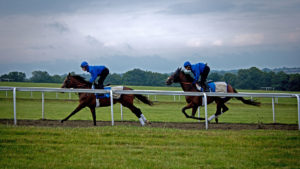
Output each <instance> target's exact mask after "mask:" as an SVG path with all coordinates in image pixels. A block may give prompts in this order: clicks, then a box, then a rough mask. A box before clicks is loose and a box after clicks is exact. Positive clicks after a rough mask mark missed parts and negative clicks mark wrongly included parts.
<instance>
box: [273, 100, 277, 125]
mask: <svg viewBox="0 0 300 169" xmlns="http://www.w3.org/2000/svg"><path fill="white" fill-rule="evenodd" d="M272 110H273V123H276V120H275V99H274V97H272Z"/></svg>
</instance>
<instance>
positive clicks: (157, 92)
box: [0, 87, 300, 130]
mask: <svg viewBox="0 0 300 169" xmlns="http://www.w3.org/2000/svg"><path fill="white" fill-rule="evenodd" d="M0 91H13V105H14V106H13V107H14V124H15V125H16V124H17V118H16V92H17V91H30V92H33V91H34V92H42V118H44V92H65V93H67V92H70V93H72V92H73V93H109V94H110V96H112V95H113V93H116V94H143V95H171V96H176V95H179V96H202V97H203V98H204V99H203V101H204V110H205V127H206V129H208V117H207V97H209V96H215V97H268V98H272V110H273V122H274V123H275V105H274V104H275V103H274V98H278V97H281V98H283V97H285V98H297V104H298V129H299V130H300V94H289V93H217V92H212V93H210V92H208V93H206V92H183V91H162V90H100V89H63V88H40V87H0ZM110 98H111V121H112V125H114V112H113V97H110Z"/></svg>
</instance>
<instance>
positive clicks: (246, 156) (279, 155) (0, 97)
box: [0, 82, 300, 168]
mask: <svg viewBox="0 0 300 169" xmlns="http://www.w3.org/2000/svg"><path fill="white" fill-rule="evenodd" d="M0 86H22V87H59V86H60V84H35V83H8V82H0ZM130 87H132V88H133V89H139V90H177V91H181V89H180V88H175V87H146V86H145V87H140V86H130ZM238 91H241V90H238ZM243 92H245V91H243ZM247 92H265V91H247ZM56 97H58V99H56ZM77 97H78V96H77V95H76V94H72V96H71V99H69V94H67V93H58V94H57V95H56V93H45V118H46V119H51V120H60V119H62V118H64V117H66V116H67V115H68V114H69V113H70V112H71V111H73V109H74V108H75V107H76V106H77V104H78V101H77ZM150 99H151V100H152V101H154V106H152V107H150V106H147V105H143V104H142V103H139V102H136V105H137V106H138V107H139V108H141V110H142V112H143V113H144V115H145V116H146V117H147V118H148V119H149V120H150V121H155V122H195V123H198V122H197V121H195V120H192V119H186V118H185V117H184V115H183V114H182V113H181V111H180V110H181V108H182V107H183V106H184V105H185V101H184V98H183V97H181V98H180V100H179V98H178V96H177V97H176V100H175V101H174V97H173V96H150ZM256 99H257V100H258V101H260V102H262V105H261V107H253V106H249V105H244V104H242V103H241V102H239V101H238V100H236V99H234V100H231V101H229V103H228V104H227V105H228V107H229V111H228V112H226V113H225V114H224V115H222V116H221V117H220V118H219V121H220V122H222V123H254V124H260V123H263V124H265V123H272V122H273V118H272V105H271V98H256ZM41 111H42V106H41V93H40V92H33V93H32V96H31V93H30V92H18V93H17V118H18V119H33V120H34V119H36V120H37V119H41ZM114 112H115V115H114V118H115V120H121V117H120V106H119V104H116V105H115V106H114ZM188 112H189V113H190V111H188ZM214 112H215V104H211V105H209V106H208V115H212V114H213V113H214ZM275 112H276V122H277V123H285V124H297V102H296V99H295V98H279V99H278V104H276V105H275ZM123 113H124V120H129V121H137V120H138V119H137V118H136V117H135V116H134V115H133V114H132V113H131V112H130V111H128V110H127V109H126V108H123ZM96 114H97V120H101V121H110V107H108V108H98V109H97V113H96ZM201 116H202V117H203V116H204V111H203V108H202V110H201ZM12 118H13V105H12V94H11V92H8V93H7V96H6V93H5V92H3V91H1V92H0V119H12ZM70 120H90V124H91V127H81V128H70V127H62V126H56V127H37V126H32V127H28V126H11V125H0V136H1V137H0V147H1V148H0V165H1V168H298V167H299V165H300V162H299V156H300V141H299V140H300V135H299V131H297V130H295V131H290V130H238V131H237V130H208V131H204V130H181V129H169V128H151V127H138V126H114V127H111V126H105V127H92V117H91V113H90V111H89V110H88V109H84V110H82V111H80V112H78V113H77V114H76V115H74V116H73V117H72V118H71V119H70Z"/></svg>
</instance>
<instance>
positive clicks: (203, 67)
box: [183, 61, 210, 91]
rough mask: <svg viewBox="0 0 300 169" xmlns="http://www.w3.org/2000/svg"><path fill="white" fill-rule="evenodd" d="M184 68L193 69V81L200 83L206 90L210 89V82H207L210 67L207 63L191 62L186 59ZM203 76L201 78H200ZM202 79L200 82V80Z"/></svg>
mask: <svg viewBox="0 0 300 169" xmlns="http://www.w3.org/2000/svg"><path fill="white" fill-rule="evenodd" d="M183 66H184V68H185V69H187V70H190V71H192V73H193V74H194V82H193V83H200V86H201V87H202V88H203V89H204V91H209V87H208V84H207V83H206V79H207V76H208V74H209V71H210V68H209V66H207V64H205V63H197V64H193V65H192V64H191V63H190V62H189V61H186V62H185V63H184V64H183ZM200 76H201V79H200ZM199 80H200V82H199Z"/></svg>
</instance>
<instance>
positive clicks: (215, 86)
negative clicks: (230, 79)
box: [196, 82, 227, 93]
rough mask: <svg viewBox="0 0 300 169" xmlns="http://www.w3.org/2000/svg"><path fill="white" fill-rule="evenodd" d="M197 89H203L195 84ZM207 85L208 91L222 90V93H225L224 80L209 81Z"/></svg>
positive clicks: (225, 84)
mask: <svg viewBox="0 0 300 169" xmlns="http://www.w3.org/2000/svg"><path fill="white" fill-rule="evenodd" d="M196 86H197V89H198V90H199V91H201V92H202V91H203V89H202V88H201V87H200V86H199V85H198V84H196ZM208 86H209V91H210V92H222V93H227V83H226V82H210V83H208Z"/></svg>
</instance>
